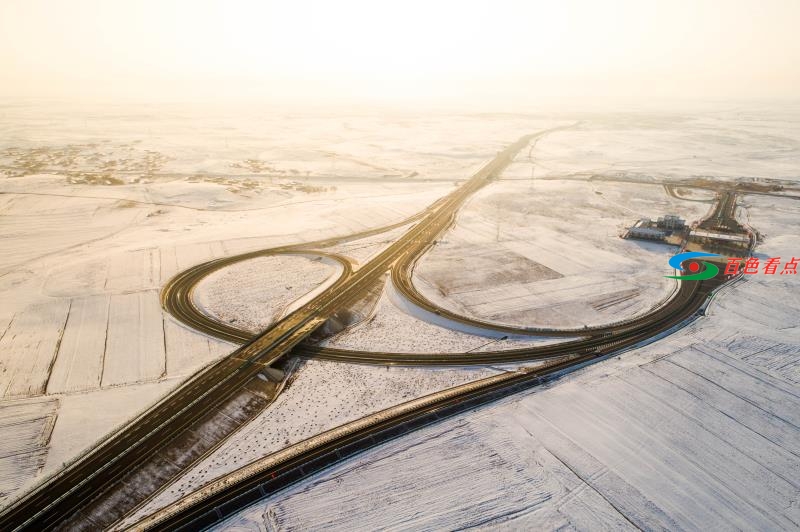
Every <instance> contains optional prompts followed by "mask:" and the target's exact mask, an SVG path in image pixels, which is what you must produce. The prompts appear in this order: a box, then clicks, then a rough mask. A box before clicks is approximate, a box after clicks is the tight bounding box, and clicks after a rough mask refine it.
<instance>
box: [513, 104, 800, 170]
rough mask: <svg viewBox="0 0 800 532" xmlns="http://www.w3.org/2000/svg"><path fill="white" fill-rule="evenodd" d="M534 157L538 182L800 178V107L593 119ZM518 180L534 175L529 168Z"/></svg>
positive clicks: (540, 146)
mask: <svg viewBox="0 0 800 532" xmlns="http://www.w3.org/2000/svg"><path fill="white" fill-rule="evenodd" d="M536 158H537V164H536V170H535V175H536V176H537V177H564V176H592V175H594V176H606V177H609V176H611V177H650V178H654V179H665V180H672V179H684V178H693V177H712V178H714V179H718V180H735V179H741V178H750V177H755V178H778V179H789V180H793V181H796V180H797V179H798V177H800V176H799V175H798V168H800V108H798V107H797V106H796V105H795V106H791V105H787V106H784V107H783V108H781V109H777V108H775V109H769V108H766V107H762V108H757V107H752V106H751V107H749V108H737V109H731V110H728V111H722V112H715V113H701V114H695V115H691V116H689V115H678V114H673V115H666V114H663V115H658V114H654V115H639V116H619V115H617V116H606V117H593V119H591V120H586V121H585V122H583V123H582V124H581V125H580V126H579V127H577V128H573V129H568V130H563V131H558V132H556V133H554V134H552V135H549V136H547V137H545V138H543V139H542V140H540V141H539V142H538V143H537V145H536ZM521 175H522V176H524V177H530V170H528V171H527V172H522V173H521Z"/></svg>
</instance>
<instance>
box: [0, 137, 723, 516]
mask: <svg viewBox="0 0 800 532" xmlns="http://www.w3.org/2000/svg"><path fill="white" fill-rule="evenodd" d="M550 131H552V130H547V131H542V132H540V133H537V134H534V135H526V136H524V137H522V138H520V139H519V140H518V141H517V142H515V143H513V144H512V145H510V146H509V147H508V148H506V149H505V150H503V151H502V152H500V153H498V154H497V156H496V157H495V158H494V159H493V160H492V161H490V162H489V163H487V164H486V165H485V166H484V167H482V168H481V169H480V170H479V171H478V172H477V173H476V174H475V175H474V176H472V177H471V178H470V179H469V180H467V181H466V182H465V183H463V184H462V185H461V186H459V187H458V188H457V189H456V190H454V191H453V192H452V193H450V194H449V195H447V196H445V197H443V198H441V199H440V200H438V201H436V202H435V203H433V204H432V205H430V206H429V207H428V208H427V209H425V210H424V211H422V212H421V213H419V214H417V215H415V216H414V217H412V218H411V219H408V220H404V221H402V222H399V223H397V224H393V225H392V226H388V227H382V228H378V229H374V230H371V231H367V232H363V233H359V234H358V235H351V236H350V237H342V238H336V239H328V240H324V241H319V242H312V243H305V244H302V245H297V246H285V247H281V248H273V249H270V250H262V251H256V252H251V253H246V254H242V255H237V256H234V257H227V258H223V259H218V260H215V261H211V262H208V263H204V264H200V265H198V266H195V267H193V268H190V269H189V270H186V271H184V272H182V273H181V274H179V275H178V276H176V277H175V278H173V279H172V280H171V281H170V282H169V283H168V285H167V286H166V287H165V288H164V289H163V291H162V305H163V306H164V308H165V309H166V310H167V311H168V312H170V313H172V314H173V315H174V316H175V317H176V318H177V319H179V320H181V321H183V322H185V323H187V324H189V325H190V326H192V327H194V328H196V329H198V330H201V331H203V332H206V333H207V334H211V335H213V336H216V337H219V338H223V339H226V340H231V341H236V342H239V343H243V344H244V345H242V346H241V347H240V348H238V349H237V350H235V351H234V352H233V353H231V354H230V355H228V356H227V357H225V358H223V359H221V360H220V361H218V362H216V363H214V364H212V365H210V366H208V367H206V368H205V369H203V370H201V371H199V372H198V373H196V374H195V375H193V376H192V377H190V378H189V379H187V381H186V382H185V383H183V384H182V385H181V386H180V387H178V388H177V389H175V390H174V391H173V392H172V393H170V394H169V395H168V396H166V397H164V398H163V399H162V400H161V401H160V402H158V403H157V404H156V405H154V406H153V407H151V408H150V409H149V410H147V411H146V412H145V413H143V414H141V415H140V416H138V417H137V418H136V419H134V420H133V421H132V422H130V423H129V424H128V425H127V426H125V427H124V428H122V429H120V430H119V431H118V432H116V433H115V434H112V435H111V436H109V437H107V438H106V439H104V440H103V441H101V442H100V443H98V445H96V446H95V448H93V449H92V450H91V451H90V452H88V453H86V454H85V455H83V456H82V457H80V458H79V459H78V460H76V461H75V462H74V463H72V464H70V465H68V466H67V467H66V468H65V469H64V470H63V471H61V472H59V473H57V474H56V475H54V476H52V477H51V478H49V479H48V480H46V481H45V482H43V483H42V484H40V485H39V486H38V487H37V488H35V489H34V490H32V491H31V492H29V493H28V494H27V495H25V496H24V497H22V498H21V499H19V500H17V501H16V502H15V503H14V504H12V505H11V506H10V507H9V508H7V509H6V510H4V511H3V512H2V514H0V530H49V529H55V528H59V527H62V526H64V525H65V524H66V523H73V524H74V523H80V522H81V517H82V514H81V509H82V508H84V507H85V506H86V505H87V504H88V503H89V502H90V501H92V500H94V499H96V498H98V497H102V496H104V494H107V493H108V492H110V491H113V489H114V488H115V486H116V485H117V483H118V482H119V481H120V479H122V478H123V477H124V476H125V475H126V474H127V473H129V472H130V471H131V470H132V469H134V468H136V467H138V466H140V465H141V464H142V463H144V462H145V461H146V460H147V458H148V457H149V456H151V455H152V454H153V453H155V452H156V451H158V450H159V449H161V448H163V447H165V446H167V445H169V443H170V442H171V441H173V440H174V439H175V438H177V437H179V436H180V435H181V434H182V433H184V431H186V429H187V427H189V426H191V424H192V423H193V422H195V421H196V420H197V419H199V418H200V417H201V416H202V415H204V414H205V413H207V412H208V411H210V410H211V409H214V408H215V407H218V406H219V405H220V404H222V403H223V402H224V401H225V400H226V399H228V398H230V397H231V396H232V395H233V394H235V393H236V392H237V391H238V390H239V389H240V388H241V387H242V386H243V385H244V384H245V383H246V382H248V381H249V380H250V379H252V378H253V377H255V376H256V375H257V374H258V373H259V372H260V371H262V370H263V367H264V366H269V365H272V364H274V363H275V362H277V361H278V360H279V359H281V357H284V356H286V355H287V354H288V353H289V352H292V353H293V354H295V355H302V356H312V357H318V358H326V359H330V360H340V361H345V362H358V363H375V364H427V365H439V366H441V365H467V364H497V363H508V362H525V361H540V360H551V361H550V362H549V363H547V364H545V365H543V366H540V367H539V368H537V369H535V370H527V371H518V372H509V373H507V374H504V375H503V376H502V378H500V377H498V378H490V379H485V380H483V381H477V382H475V383H471V385H470V386H467V387H458V389H451V390H447V391H445V392H440V393H439V394H433V395H432V396H429V397H427V398H422V399H425V400H424V401H422V402H420V403H418V404H414V405H412V406H409V404H410V403H409V404H404V405H399V406H398V407H395V408H394V409H389V410H388V411H385V412H383V413H379V414H381V415H380V416H379V417H378V418H375V419H373V420H372V422H370V423H367V422H365V421H364V420H359V421H357V422H353V423H351V424H348V426H349V427H348V426H343V427H340V428H339V429H340V432H339V433H336V434H333V435H331V434H328V433H326V434H327V437H325V438H321V439H319V438H318V441H315V442H311V443H309V442H310V440H309V441H307V442H303V445H302V446H301V448H300V449H299V450H298V449H297V448H296V447H297V446H291V448H295V449H294V450H291V448H287V450H285V451H286V452H284V454H283V455H281V456H283V459H282V460H278V459H277V458H280V456H279V457H277V458H276V457H275V456H271V457H267V464H266V465H264V464H261V465H260V466H255V465H254V466H251V467H250V468H249V469H248V468H247V467H246V468H243V470H241V471H238V472H237V473H238V476H237V475H234V474H232V476H230V475H229V476H227V477H225V478H223V479H221V480H220V481H219V482H217V483H214V486H213V487H210V488H209V489H210V490H211V491H209V492H204V493H199V494H196V495H194V496H192V497H187V498H185V500H181V501H178V502H177V503H176V504H174V505H171V506H170V507H168V508H166V509H165V510H163V511H162V512H158V513H157V514H154V515H153V516H151V517H150V518H148V519H147V520H145V521H143V522H142V523H140V525H137V526H138V528H140V529H170V530H174V529H176V528H185V529H188V530H192V529H197V528H202V527H204V526H207V525H209V524H212V523H214V522H218V521H219V520H221V519H223V518H224V517H225V516H228V515H230V514H231V513H233V512H235V511H236V510H238V509H240V508H242V507H244V506H246V505H247V504H250V503H252V502H253V501H254V500H257V499H258V498H261V497H264V496H266V495H268V494H271V493H274V492H275V491H277V490H279V489H282V488H284V487H286V486H288V485H289V484H291V483H292V482H295V481H297V480H298V479H300V478H303V477H305V476H308V475H310V474H312V473H313V472H316V471H318V470H320V469H321V468H323V467H326V466H328V465H330V464H331V463H333V462H335V461H337V460H341V459H344V458H346V457H347V456H351V455H352V454H355V453H356V452H359V451H361V450H363V449H366V448H368V447H370V446H373V445H376V444H378V443H380V442H382V441H386V440H387V439H389V438H391V437H396V436H397V435H399V434H402V433H404V432H407V431H408V430H412V429H413V428H416V427H418V426H422V425H424V424H427V423H431V422H435V421H436V420H438V419H441V418H442V417H445V416H447V415H452V414H454V413H456V412H460V411H463V410H464V409H467V408H473V407H474V406H476V405H477V404H481V403H483V402H486V401H489V400H493V399H495V398H497V397H501V396H504V395H507V394H508V393H513V392H515V391H517V390H520V389H523V388H525V387H529V386H533V385H536V384H539V383H541V382H543V380H546V379H548V378H552V377H553V376H556V375H558V374H560V373H562V372H564V371H566V370H569V369H574V368H575V367H579V366H581V365H584V364H586V363H589V362H592V361H594V360H598V359H601V358H603V357H605V356H608V355H610V354H613V353H616V352H619V351H620V350H621V349H624V348H628V347H631V346H634V345H637V344H640V343H642V342H645V341H647V340H649V339H651V338H653V337H655V336H657V335H659V334H662V333H664V332H666V331H669V330H670V329H672V328H674V327H676V326H678V325H680V324H682V323H684V322H685V321H686V320H687V319H690V318H691V317H692V316H694V315H696V313H697V312H698V311H699V310H700V309H701V308H702V307H703V305H704V304H705V303H706V302H707V300H708V297H709V295H710V294H711V292H712V291H713V290H714V289H716V288H717V287H719V285H720V284H721V283H722V282H724V280H723V279H710V280H707V281H699V282H681V283H679V289H678V290H677V291H676V293H675V295H674V296H673V297H672V298H671V299H670V300H669V301H668V302H667V303H665V304H664V305H662V306H660V307H658V308H656V309H654V310H653V311H652V312H650V313H649V314H647V315H645V316H641V317H638V318H636V319H633V320H629V321H626V322H622V323H617V324H614V325H610V326H607V327H597V328H591V329H581V330H578V331H576V330H550V329H526V328H518V327H508V326H498V325H497V324H491V323H488V322H482V321H480V320H474V319H471V318H468V317H464V316H459V315H456V314H453V313H450V312H447V311H444V310H443V309H439V308H437V307H435V306H434V305H433V304H432V303H430V302H428V301H427V300H426V299H425V298H424V297H423V296H422V295H421V294H419V293H417V291H416V290H415V289H414V287H413V284H412V283H411V282H410V276H411V271H412V270H413V265H414V263H415V262H416V260H417V259H418V258H419V257H421V256H422V255H423V254H424V253H425V251H427V250H428V249H429V248H430V246H431V245H432V244H433V243H434V242H435V241H436V239H437V238H439V237H440V236H441V235H442V234H443V233H444V232H445V231H446V230H447V229H448V228H449V227H450V226H451V225H452V223H453V221H454V219H455V215H456V213H457V212H458V210H459V208H460V207H461V206H462V205H463V203H464V202H465V200H466V199H467V198H469V197H470V196H471V195H472V194H474V193H475V192H476V191H478V190H480V189H481V188H482V187H484V186H485V185H486V184H488V183H490V182H491V181H492V179H494V178H496V177H498V176H499V175H500V174H501V172H502V171H503V169H505V168H506V167H507V166H508V165H509V164H510V163H511V161H512V160H513V159H514V157H515V156H516V154H517V153H518V152H519V151H520V150H522V149H523V148H525V147H526V146H528V145H529V144H530V143H531V142H532V141H534V140H535V139H537V138H539V137H541V136H543V135H545V134H547V133H548V132H550ZM731 205H732V206H731ZM734 210H735V195H733V194H730V195H726V196H725V201H721V202H719V203H718V205H717V206H716V209H715V212H714V214H713V215H712V216H716V217H717V219H718V220H720V219H724V222H725V224H724V225H726V226H728V227H738V224H736V222H735V220H731V219H730V217H731V216H732V214H733V211H734ZM412 223H413V225H412V226H411V227H410V228H409V229H408V230H407V231H406V232H405V234H403V235H402V236H401V237H400V238H398V239H397V240H396V241H395V242H394V243H392V244H390V245H389V246H388V247H386V248H385V249H384V250H383V251H381V252H380V253H379V254H377V255H376V256H374V257H373V258H372V259H371V260H369V261H368V262H367V263H365V264H364V265H362V266H361V267H360V268H358V269H354V268H353V267H352V265H351V264H350V262H349V261H347V260H346V259H344V258H343V257H340V256H337V255H335V254H328V255H329V256H330V257H331V258H333V259H334V260H337V261H339V262H340V263H341V265H342V273H341V275H340V276H339V278H338V279H336V281H335V282H334V283H333V284H332V285H330V286H329V287H328V288H327V289H326V290H324V291H323V292H322V293H320V294H319V295H317V296H316V297H314V298H313V299H312V300H310V301H308V302H307V303H306V304H304V305H302V306H301V307H300V308H298V309H297V310H295V311H293V312H292V313H290V314H289V315H287V316H286V317H284V318H283V319H281V320H280V321H278V322H277V323H275V324H274V325H272V326H271V327H270V328H268V329H267V330H266V331H264V332H263V333H261V334H259V335H257V336H255V337H253V336H252V334H250V333H248V332H246V331H242V330H239V329H236V328H234V327H232V326H230V325H229V324H225V323H220V322H219V321H216V320H214V319H212V318H210V317H209V316H207V315H205V314H203V313H202V312H200V311H199V310H198V309H197V308H196V307H195V305H194V304H193V302H192V291H193V289H194V287H195V286H196V285H197V283H199V282H200V281H201V280H202V279H203V278H205V277H206V276H207V275H209V274H210V273H211V272H213V271H216V270H218V269H220V268H224V267H226V266H229V265H230V264H233V263H236V262H239V261H243V260H248V259H251V258H254V257H258V256H264V255H270V254H279V253H299V252H305V253H308V252H317V251H315V250H317V249H319V248H324V247H326V246H330V245H333V244H335V243H338V242H341V241H346V240H352V239H356V238H364V237H366V236H370V235H372V234H379V233H380V232H383V231H387V230H389V229H393V228H396V227H401V226H403V225H408V224H412ZM323 253H324V252H323ZM387 271H390V272H391V275H392V278H393V281H394V282H395V285H396V286H397V287H398V289H399V290H400V291H401V293H403V294H404V295H405V296H406V297H408V298H409V299H410V300H411V301H413V302H415V303H417V304H419V305H420V306H422V307H423V308H428V309H430V310H432V311H435V312H437V313H439V314H443V315H446V317H448V318H449V319H453V320H456V321H461V322H464V323H469V324H471V325H476V326H479V327H482V328H490V329H493V330H499V331H504V332H508V333H513V334H527V335H547V336H562V337H573V338H574V337H576V336H577V337H578V338H577V339H571V340H568V341H564V342H561V343H558V344H551V345H545V346H538V347H531V348H525V349H514V350H505V351H486V352H480V353H446V354H445V353H441V354H419V353H388V352H386V353H375V352H361V351H350V350H341V349H326V348H321V347H315V346H312V345H306V344H303V343H302V342H303V340H305V339H306V338H307V337H308V336H309V335H311V333H312V332H313V331H315V330H316V329H317V328H318V327H319V326H320V325H322V324H323V323H324V322H325V321H326V320H327V319H328V318H330V317H331V316H333V315H334V314H336V313H337V312H338V311H341V310H344V309H347V308H348V307H350V306H352V305H353V304H354V303H355V302H357V301H359V300H360V299H361V298H362V297H363V296H364V294H365V293H366V292H367V291H369V290H370V289H371V288H373V287H374V286H375V284H376V283H378V282H381V281H382V279H383V277H384V275H385V274H386V272H387ZM417 401H420V400H417ZM411 403H414V402H413V401H412V402H411ZM359 422H360V423H359ZM339 429H334V430H339ZM329 432H331V431H329ZM321 436H322V435H321ZM312 440H314V439H313V438H312ZM298 445H300V444H298ZM276 454H277V455H280V453H276ZM270 460H271V461H270ZM276 460H277V461H276Z"/></svg>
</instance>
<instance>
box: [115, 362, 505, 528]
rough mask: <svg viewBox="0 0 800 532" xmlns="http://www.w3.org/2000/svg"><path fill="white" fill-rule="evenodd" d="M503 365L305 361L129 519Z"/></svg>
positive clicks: (139, 516) (130, 521)
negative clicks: (262, 406)
mask: <svg viewBox="0 0 800 532" xmlns="http://www.w3.org/2000/svg"><path fill="white" fill-rule="evenodd" d="M497 372H498V370H496V369H492V368H486V367H475V368H438V369H431V368H406V367H389V366H387V367H376V366H362V365H353V364H340V363H336V362H328V361H324V360H310V361H307V362H304V363H303V364H302V366H301V367H300V369H299V370H298V372H297V374H296V376H295V378H294V379H293V381H292V383H291V385H290V386H289V387H288V388H287V389H286V390H285V391H284V392H283V393H282V394H281V395H280V396H279V397H278V399H276V400H275V402H274V403H272V404H271V405H270V406H269V407H267V409H266V410H264V412H263V413H262V414H260V415H259V416H258V417H256V418H255V419H254V420H253V421H252V422H250V423H249V424H248V425H247V426H246V427H244V428H243V429H242V430H241V431H240V432H238V433H237V434H236V435H235V436H233V437H232V438H230V439H229V440H228V441H227V442H226V443H224V444H223V445H222V446H221V447H220V448H219V449H217V450H216V451H215V452H214V453H212V454H211V455H210V456H208V457H207V458H205V459H204V460H203V461H202V462H200V463H198V464H197V465H196V466H195V467H194V468H193V469H191V470H190V471H188V472H187V473H186V474H185V475H183V476H182V477H181V478H179V479H178V480H177V481H176V482H175V483H174V484H173V485H171V486H170V487H169V488H168V489H166V490H164V491H163V492H162V493H161V494H160V495H158V496H157V497H156V498H154V499H153V500H152V501H151V502H150V503H149V504H148V505H146V506H145V507H143V508H142V509H141V510H140V511H138V512H137V513H136V514H135V515H132V516H131V517H130V519H128V520H126V522H128V523H132V522H135V521H136V520H137V519H139V518H141V517H144V516H145V515H148V514H149V513H151V512H153V511H155V510H156V509H158V508H161V507H163V506H164V505H166V504H168V503H170V502H172V501H174V500H175V499H176V498H178V497H180V496H181V495H182V494H185V493H188V492H190V491H192V490H194V489H196V488H198V487H200V486H202V485H203V484H205V483H207V482H209V481H211V480H213V479H214V478H217V477H219V476H220V475H223V474H225V473H228V472H230V471H233V470H235V469H237V468H239V467H241V466H243V465H245V464H247V463H249V462H252V461H254V460H257V459H258V458H261V457H263V456H266V455H267V454H269V453H271V452H274V451H277V450H279V449H281V448H283V447H284V446H286V445H289V444H292V443H296V442H298V441H301V440H303V439H306V438H309V437H311V436H313V435H315V434H319V433H320V432H322V431H325V430H327V429H331V428H334V427H337V426H339V425H341V424H343V423H346V422H348V421H352V420H354V419H358V418H360V417H363V416H365V415H367V414H370V413H372V412H376V411H378V410H382V409H384V408H388V407H390V406H393V405H396V404H398V403H402V402H404V401H408V400H410V399H413V398H416V397H419V396H421V395H425V394H427V393H431V392H434V391H438V390H442V389H446V388H450V387H453V386H456V385H458V384H462V383H465V382H469V381H472V380H476V379H480V378H483V377H488V376H490V375H492V374H495V373H497Z"/></svg>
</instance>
